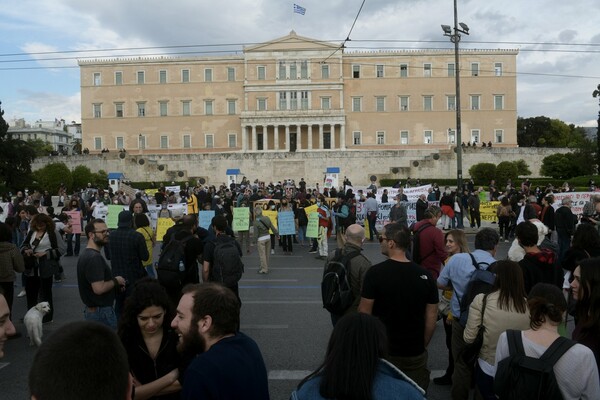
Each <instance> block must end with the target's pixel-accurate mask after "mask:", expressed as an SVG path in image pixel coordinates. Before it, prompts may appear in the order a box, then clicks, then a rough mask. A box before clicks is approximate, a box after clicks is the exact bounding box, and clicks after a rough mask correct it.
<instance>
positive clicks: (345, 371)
mask: <svg viewBox="0 0 600 400" xmlns="http://www.w3.org/2000/svg"><path fill="white" fill-rule="evenodd" d="M387 348H388V339H387V335H386V330H385V326H384V325H383V323H382V322H381V321H380V320H379V319H378V318H375V317H372V316H370V315H367V314H356V313H353V314H349V315H346V316H344V317H343V318H342V319H340V320H339V322H338V323H337V325H336V326H335V328H334V329H333V332H332V333H331V337H330V338H329V344H328V346H327V352H326V354H325V360H324V361H323V363H322V364H321V365H320V366H319V367H318V368H317V369H316V370H315V371H314V372H313V373H311V374H310V375H308V376H307V377H306V378H304V379H303V380H302V381H301V382H300V383H299V384H298V387H297V389H296V390H295V391H294V392H293V393H292V396H291V400H308V399H314V400H317V399H323V400H325V399H347V400H387V399H391V398H398V399H400V398H401V399H406V400H408V399H415V400H416V399H424V396H423V395H424V394H425V392H424V391H423V389H421V388H420V387H418V386H417V385H416V384H415V383H414V382H413V381H412V380H410V379H409V378H408V377H407V376H406V375H405V374H404V373H403V372H402V371H401V370H400V369H398V368H396V367H395V366H394V365H393V364H391V363H390V362H388V361H386V360H385V358H386V357H387Z"/></svg>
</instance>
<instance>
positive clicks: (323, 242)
mask: <svg viewBox="0 0 600 400" xmlns="http://www.w3.org/2000/svg"><path fill="white" fill-rule="evenodd" d="M317 206H318V207H319V208H318V209H317V212H318V213H319V236H318V237H317V243H318V245H319V255H318V256H316V257H315V258H317V259H319V260H324V259H326V258H327V255H328V250H329V249H328V246H327V239H328V238H329V236H330V232H329V228H330V225H331V211H329V208H328V207H327V203H325V197H324V196H323V195H321V196H319V200H318V201H317Z"/></svg>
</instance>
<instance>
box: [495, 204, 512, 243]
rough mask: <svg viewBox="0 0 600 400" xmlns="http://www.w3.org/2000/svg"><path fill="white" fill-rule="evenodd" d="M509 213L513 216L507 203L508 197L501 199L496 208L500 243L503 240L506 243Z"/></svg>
mask: <svg viewBox="0 0 600 400" xmlns="http://www.w3.org/2000/svg"><path fill="white" fill-rule="evenodd" d="M511 213H513V214H514V212H513V210H512V207H511V206H510V204H509V202H508V197H507V196H504V197H502V200H500V204H498V208H497V209H496V216H497V217H498V228H499V230H500V241H502V240H504V241H505V242H508V234H509V226H510V218H511Z"/></svg>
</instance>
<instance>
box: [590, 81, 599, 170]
mask: <svg viewBox="0 0 600 400" xmlns="http://www.w3.org/2000/svg"><path fill="white" fill-rule="evenodd" d="M592 96H594V97H597V98H598V106H599V107H600V85H598V88H597V89H596V90H594V93H592ZM596 164H597V165H598V166H597V167H598V172H600V110H598V129H597V130H596Z"/></svg>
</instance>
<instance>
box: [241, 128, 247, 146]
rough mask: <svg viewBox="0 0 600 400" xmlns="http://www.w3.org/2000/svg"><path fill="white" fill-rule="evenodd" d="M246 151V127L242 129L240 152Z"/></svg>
mask: <svg viewBox="0 0 600 400" xmlns="http://www.w3.org/2000/svg"><path fill="white" fill-rule="evenodd" d="M246 150H248V126H246V125H245V126H243V127H242V151H246Z"/></svg>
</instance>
